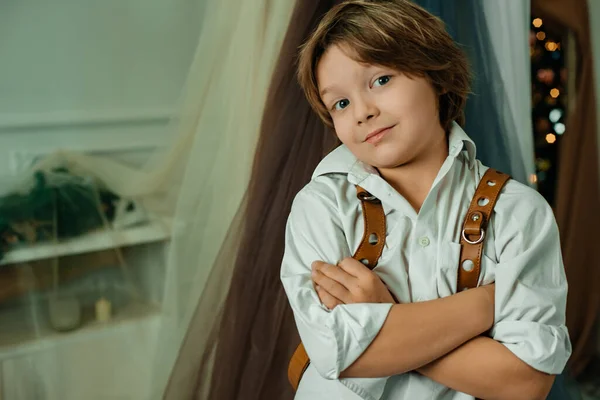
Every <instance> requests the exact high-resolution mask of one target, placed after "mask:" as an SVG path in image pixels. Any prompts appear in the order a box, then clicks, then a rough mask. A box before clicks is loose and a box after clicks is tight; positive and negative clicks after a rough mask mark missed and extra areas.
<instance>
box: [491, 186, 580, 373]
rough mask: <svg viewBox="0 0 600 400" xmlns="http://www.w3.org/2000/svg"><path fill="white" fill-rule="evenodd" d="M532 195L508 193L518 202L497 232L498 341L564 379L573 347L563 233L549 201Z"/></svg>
mask: <svg viewBox="0 0 600 400" xmlns="http://www.w3.org/2000/svg"><path fill="white" fill-rule="evenodd" d="M526 189H527V191H526V193H520V195H519V196H517V195H516V194H515V193H511V194H508V193H507V196H508V197H513V198H515V197H518V199H515V201H514V202H513V203H512V205H511V207H508V208H506V210H505V212H504V213H503V215H499V217H500V218H499V221H500V223H499V224H497V225H496V228H495V232H496V246H497V249H498V252H497V254H499V257H498V258H499V263H498V265H497V266H496V308H495V313H496V316H495V325H494V327H493V329H492V337H493V338H494V339H495V340H497V341H499V342H500V343H502V344H504V345H505V346H506V347H507V348H508V349H509V350H511V351H512V352H513V353H514V354H515V355H516V356H517V357H519V358H520V359H521V360H523V361H524V362H525V363H527V364H528V365H530V366H531V367H533V368H535V369H537V370H539V371H542V372H545V373H548V374H560V373H561V372H562V371H563V369H564V367H565V364H566V363H567V360H568V359H569V356H570V355H571V342H570V340H569V334H568V331H567V328H566V326H565V313H566V301H567V280H566V276H565V271H564V266H563V261H562V255H561V250H560V240H559V232H558V227H557V225H556V221H555V219H554V215H553V212H552V209H551V208H550V206H549V205H548V203H547V202H546V201H545V199H544V198H543V197H542V196H541V195H540V194H539V193H537V192H535V191H534V190H532V189H529V188H526ZM503 195H504V194H501V195H500V199H502V196H503ZM509 203H510V202H509ZM509 209H510V210H509Z"/></svg>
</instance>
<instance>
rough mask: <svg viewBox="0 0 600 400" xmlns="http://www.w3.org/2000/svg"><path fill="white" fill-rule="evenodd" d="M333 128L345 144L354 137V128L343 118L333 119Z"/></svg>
mask: <svg viewBox="0 0 600 400" xmlns="http://www.w3.org/2000/svg"><path fill="white" fill-rule="evenodd" d="M333 128H334V129H335V134H336V135H337V137H338V138H339V139H340V140H341V141H342V142H343V143H344V144H347V143H348V142H349V141H350V140H351V139H352V129H351V127H350V126H349V125H348V123H347V122H345V121H344V120H343V119H341V118H336V120H334V121H333Z"/></svg>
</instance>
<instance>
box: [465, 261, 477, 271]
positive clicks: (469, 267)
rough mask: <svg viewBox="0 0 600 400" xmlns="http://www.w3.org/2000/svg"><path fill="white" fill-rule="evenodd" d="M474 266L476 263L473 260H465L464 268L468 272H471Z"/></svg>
mask: <svg viewBox="0 0 600 400" xmlns="http://www.w3.org/2000/svg"><path fill="white" fill-rule="evenodd" d="M473 268H475V263H474V262H473V261H472V260H465V261H463V263H462V269H464V270H465V271H467V272H471V271H473Z"/></svg>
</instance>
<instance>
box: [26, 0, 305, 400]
mask: <svg viewBox="0 0 600 400" xmlns="http://www.w3.org/2000/svg"><path fill="white" fill-rule="evenodd" d="M197 1H201V0H197ZM293 7H294V2H293V1H289V0H246V1H242V2H240V1H237V0H206V4H205V5H204V10H205V11H204V21H203V22H202V25H203V27H202V31H201V34H200V38H199V42H198V47H197V51H196V54H195V57H194V60H193V62H192V65H191V68H190V70H189V75H188V78H187V82H186V84H185V87H184V91H183V94H182V96H181V100H180V105H179V110H180V111H179V112H178V113H177V116H176V117H175V118H174V119H173V121H172V123H171V124H170V127H169V128H168V130H167V132H165V148H164V149H162V150H160V151H157V153H156V154H155V155H154V156H153V157H151V160H150V161H149V162H148V164H147V165H146V166H145V168H143V169H134V168H132V167H130V166H126V165H124V164H120V163H118V162H115V161H113V160H111V159H108V158H103V157H97V156H90V155H86V154H82V153H77V152H67V151H63V152H58V153H56V154H55V155H54V156H52V157H49V158H46V159H45V160H43V161H42V162H40V163H38V164H37V166H36V168H39V169H50V168H52V167H53V166H56V165H63V164H64V163H65V162H66V163H68V165H69V166H70V169H71V170H72V171H73V172H80V173H83V174H85V175H90V174H91V175H92V176H94V177H96V178H98V179H99V180H101V181H102V182H103V183H104V184H105V185H106V186H107V187H108V188H109V189H111V190H112V191H114V192H115V193H117V194H118V195H120V196H122V197H126V198H130V199H134V200H137V201H139V202H140V204H143V205H144V206H145V207H146V209H147V210H148V211H149V212H150V213H154V214H159V215H166V216H172V217H173V233H172V239H171V243H170V245H169V249H168V256H167V266H166V274H165V282H164V298H163V300H162V312H161V317H160V322H159V325H160V326H159V327H158V328H157V331H156V332H135V333H133V334H132V333H131V331H128V333H127V335H129V337H127V338H125V341H126V342H129V343H131V344H132V345H133V344H134V343H136V342H140V341H148V342H149V343H157V345H156V349H154V350H155V351H156V354H155V357H154V359H155V361H154V363H153V365H146V364H143V362H142V361H141V360H142V358H140V362H137V361H135V360H133V361H132V362H133V364H132V366H133V367H135V368H141V369H148V368H149V369H152V371H153V373H152V374H151V375H152V376H153V379H152V381H151V382H131V384H139V385H146V386H147V387H151V389H150V390H149V391H150V392H151V396H152V398H156V399H159V398H161V397H162V394H163V390H164V388H165V386H166V383H167V381H168V378H169V375H170V372H171V369H172V366H173V364H174V362H175V359H176V357H177V354H178V351H179V347H180V345H181V342H182V339H183V337H184V335H185V333H186V331H187V327H188V324H189V321H190V318H191V316H192V313H193V311H194V309H195V307H196V305H197V303H198V299H199V297H200V296H201V294H202V293H203V291H204V289H205V284H206V280H207V278H208V276H209V274H210V272H211V269H212V267H213V265H214V262H215V258H216V256H217V254H218V252H219V250H220V248H221V245H222V243H223V241H224V240H225V236H226V233H227V231H228V229H229V228H230V225H231V224H232V222H233V219H234V216H235V214H236V212H237V211H238V209H239V207H240V204H241V202H242V199H243V196H244V193H245V191H246V186H247V183H248V178H249V174H250V170H251V164H252V160H253V157H254V149H255V145H256V140H257V137H258V132H259V128H260V121H261V118H262V110H263V107H264V102H265V99H266V94H267V89H268V85H269V83H270V78H271V74H272V70H273V67H274V65H275V62H276V60H277V58H278V55H279V50H280V46H281V43H282V40H283V38H284V36H285V33H286V29H287V26H288V23H289V18H290V16H291V12H292V9H293ZM225 283H227V284H228V282H224V284H225ZM212 289H215V288H212ZM217 289H218V288H217ZM224 290H225V288H224ZM224 294H225V293H223V295H224ZM217 309H218V307H215V308H214V309H213V310H212V312H213V313H214V314H215V315H216V312H217ZM215 315H210V311H207V313H206V315H204V316H203V318H206V321H207V327H209V326H211V325H212V324H211V322H212V321H213V319H214V317H215ZM205 333H206V335H208V333H209V332H208V329H207V331H206V332H205ZM203 340H204V339H203V338H200V339H199V343H202V342H203ZM123 350H124V351H125V349H123ZM146 358H147V357H144V358H143V359H146ZM51 359H52V360H57V359H60V352H57V353H56V355H55V356H53V357H51ZM138 364H139V365H138ZM55 384H60V382H55Z"/></svg>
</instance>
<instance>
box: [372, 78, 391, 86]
mask: <svg viewBox="0 0 600 400" xmlns="http://www.w3.org/2000/svg"><path fill="white" fill-rule="evenodd" d="M390 79H392V77H391V76H389V75H384V76H380V77H379V78H377V79H375V82H373V87H375V86H383V85H385V84H387V83H388V82H389V81H390Z"/></svg>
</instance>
